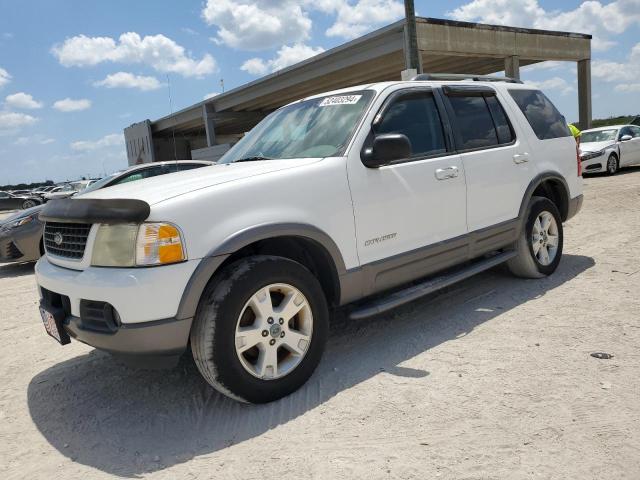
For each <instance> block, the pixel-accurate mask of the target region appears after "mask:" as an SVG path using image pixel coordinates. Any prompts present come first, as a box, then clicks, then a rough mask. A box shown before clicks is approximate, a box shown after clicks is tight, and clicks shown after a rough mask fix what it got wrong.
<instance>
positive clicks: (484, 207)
mask: <svg viewBox="0 0 640 480" xmlns="http://www.w3.org/2000/svg"><path fill="white" fill-rule="evenodd" d="M443 93H444V96H445V100H446V103H447V108H448V110H449V113H450V117H451V118H452V126H453V132H454V137H455V142H456V148H457V151H458V152H459V153H460V156H461V158H462V163H463V165H464V171H465V176H466V180H467V224H468V228H469V232H473V231H477V230H481V229H484V228H487V227H492V226H495V225H498V224H500V223H503V222H506V221H509V220H513V219H515V218H516V217H517V216H518V213H519V209H520V204H521V202H522V198H523V195H524V192H525V190H526V188H527V186H528V185H529V182H530V181H531V179H532V178H533V177H534V176H535V173H534V171H533V170H534V168H533V167H532V164H531V163H529V158H530V153H529V145H528V143H526V142H525V141H524V139H523V135H516V129H515V128H514V126H513V124H512V123H511V122H510V121H509V118H508V116H507V114H506V113H505V110H504V108H503V106H502V103H501V101H500V100H499V98H498V96H497V92H496V90H494V89H493V88H490V87H487V86H468V85H450V86H445V87H444V88H443Z"/></svg>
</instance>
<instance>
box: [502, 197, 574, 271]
mask: <svg viewBox="0 0 640 480" xmlns="http://www.w3.org/2000/svg"><path fill="white" fill-rule="evenodd" d="M563 235H564V234H563V230H562V219H561V217H560V212H559V211H558V208H557V207H556V205H555V204H554V203H553V202H552V201H551V200H549V199H548V198H544V197H533V198H532V199H531V203H530V205H529V213H528V215H527V219H526V222H525V225H524V228H523V229H522V232H521V234H520V238H519V239H518V241H517V242H516V251H517V253H518V254H517V256H516V257H514V258H512V259H511V260H509V261H508V262H507V267H508V268H509V270H510V271H511V273H513V274H514V275H516V276H518V277H523V278H542V277H545V276H547V275H551V274H552V273H553V272H554V271H555V270H556V268H558V264H559V263H560V258H561V257H562V245H563Z"/></svg>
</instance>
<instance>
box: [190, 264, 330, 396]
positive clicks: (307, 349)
mask: <svg viewBox="0 0 640 480" xmlns="http://www.w3.org/2000/svg"><path fill="white" fill-rule="evenodd" d="M328 325H329V313H328V307H327V302H326V299H325V296H324V292H323V291H322V287H321V286H320V283H319V282H318V280H317V279H316V278H315V277H314V276H313V274H312V273H311V272H310V271H309V270H307V269H306V268H305V267H304V266H303V265H301V264H299V263H297V262H294V261H292V260H289V259H286V258H281V257H273V256H264V255H259V256H253V257H248V258H245V259H241V260H239V261H237V262H235V263H233V264H231V265H229V266H227V267H226V268H225V269H224V270H223V271H222V272H221V273H220V275H219V276H218V277H217V278H214V280H213V281H212V282H211V283H210V284H209V286H208V287H207V288H206V289H205V292H204V294H203V296H202V298H201V300H200V304H199V305H198V310H197V312H196V317H195V319H194V324H193V327H192V329H191V337H190V338H191V349H192V352H193V358H194V360H195V363H196V365H197V367H198V369H199V370H200V373H201V374H202V376H203V377H204V378H205V380H206V381H207V382H208V383H209V384H210V385H211V386H213V387H214V388H215V389H216V390H218V391H219V392H221V393H223V394H225V395H227V396H229V397H231V398H234V399H236V400H240V401H244V402H250V403H265V402H270V401H273V400H277V399H279V398H281V397H284V396H285V395H288V394H290V393H292V392H293V391H295V390H297V389H298V388H299V387H300V386H302V385H303V384H304V383H305V382H306V381H307V380H308V379H309V377H310V376H311V374H312V373H313V371H314V370H315V368H316V366H317V365H318V363H319V362H320V358H321V356H322V352H323V350H324V346H325V343H326V340H327V335H328Z"/></svg>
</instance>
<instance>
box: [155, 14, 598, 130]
mask: <svg viewBox="0 0 640 480" xmlns="http://www.w3.org/2000/svg"><path fill="white" fill-rule="evenodd" d="M416 22H417V33H418V47H419V50H420V53H421V59H422V64H423V71H425V72H432V73H436V72H446V73H474V74H478V75H484V74H490V73H495V72H500V71H503V70H504V69H505V58H507V57H510V56H518V57H519V63H520V65H521V66H525V65H530V64H534V63H539V62H543V61H546V60H556V61H580V60H586V59H590V57H591V44H590V40H591V35H584V34H578V33H567V32H556V31H548V30H535V29H527V28H514V27H505V26H495V25H485V24H478V23H468V22H457V21H451V20H440V19H433V18H417V19H416ZM404 27H405V21H404V20H401V21H399V22H396V23H394V24H392V25H389V26H387V27H384V28H381V29H379V30H376V31H374V32H372V33H370V34H368V35H365V36H363V37H361V38H358V39H356V40H353V41H351V42H348V43H346V44H344V45H340V46H338V47H335V48H333V49H331V50H328V51H326V52H323V53H321V54H319V55H316V56H314V57H312V58H309V59H308V60H305V61H303V62H300V63H297V64H295V65H292V66H290V67H288V68H285V69H283V70H280V71H277V72H275V73H272V74H271V75H267V76H265V77H262V78H260V79H258V80H255V81H253V82H250V83H248V84H246V85H242V86H240V87H238V88H235V89H233V90H230V91H228V92H225V93H223V94H220V95H217V96H215V97H213V98H210V99H207V100H205V101H202V102H199V103H197V104H195V105H192V106H191V107H188V108H185V109H183V110H180V111H179V112H176V113H174V114H172V115H169V116H166V117H163V118H160V119H159V120H156V121H154V122H152V123H151V131H152V132H153V133H154V134H156V135H160V136H163V135H165V134H167V133H168V131H170V130H173V131H179V132H183V133H187V132H189V131H193V130H200V129H203V128H204V120H203V105H207V106H208V107H207V108H208V110H210V111H213V112H214V113H213V119H214V121H215V125H216V131H218V129H221V130H222V131H225V130H233V129H241V128H245V127H248V128H250V126H252V125H251V124H252V122H253V124H255V118H256V117H255V113H256V112H258V113H259V112H265V111H269V110H273V109H275V108H278V107H280V106H282V105H285V104H287V103H289V102H292V101H294V100H297V99H299V98H303V97H306V96H309V95H313V94H316V93H321V92H323V91H328V90H333V89H338V88H343V87H348V86H353V85H358V84H366V83H372V82H378V81H388V80H400V72H401V71H402V70H404V69H405V54H404ZM232 112H254V116H253V117H249V116H244V115H242V114H239V113H236V114H233V113H232ZM154 136H155V135H154Z"/></svg>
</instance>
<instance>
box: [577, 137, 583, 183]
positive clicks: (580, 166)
mask: <svg viewBox="0 0 640 480" xmlns="http://www.w3.org/2000/svg"><path fill="white" fill-rule="evenodd" d="M576 161H577V162H578V176H579V177H581V176H582V161H581V160H580V145H579V144H578V143H576Z"/></svg>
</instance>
